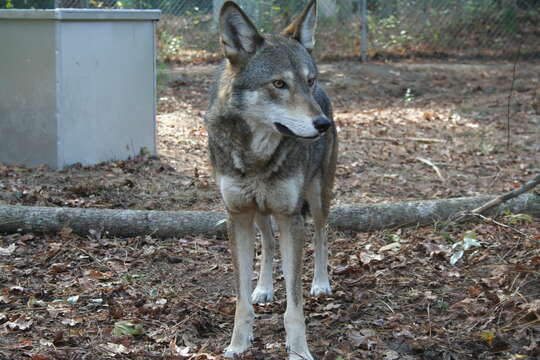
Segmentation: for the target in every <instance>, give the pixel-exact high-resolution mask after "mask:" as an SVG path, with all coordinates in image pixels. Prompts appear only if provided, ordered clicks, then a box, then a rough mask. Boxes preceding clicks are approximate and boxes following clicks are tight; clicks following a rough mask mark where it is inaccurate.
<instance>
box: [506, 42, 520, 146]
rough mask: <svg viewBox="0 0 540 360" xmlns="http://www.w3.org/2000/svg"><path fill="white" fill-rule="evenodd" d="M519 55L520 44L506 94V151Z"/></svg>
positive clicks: (508, 142) (508, 143)
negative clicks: (510, 83)
mask: <svg viewBox="0 0 540 360" xmlns="http://www.w3.org/2000/svg"><path fill="white" fill-rule="evenodd" d="M520 55H521V43H520V45H519V49H518V53H517V56H516V61H514V69H513V71H512V86H511V87H510V93H509V94H508V105H507V109H506V149H509V148H510V103H511V102H512V95H513V93H514V83H515V82H516V68H517V63H518V61H519V56H520Z"/></svg>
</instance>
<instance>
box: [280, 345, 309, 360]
mask: <svg viewBox="0 0 540 360" xmlns="http://www.w3.org/2000/svg"><path fill="white" fill-rule="evenodd" d="M287 353H288V354H289V359H288V360H315V359H314V358H313V356H311V353H310V352H309V350H308V349H305V350H304V351H300V350H299V351H298V352H296V351H294V350H291V349H290V348H289V347H287Z"/></svg>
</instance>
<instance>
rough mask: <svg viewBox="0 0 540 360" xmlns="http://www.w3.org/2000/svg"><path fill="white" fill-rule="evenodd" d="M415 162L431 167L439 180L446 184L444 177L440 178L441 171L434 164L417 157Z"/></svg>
mask: <svg viewBox="0 0 540 360" xmlns="http://www.w3.org/2000/svg"><path fill="white" fill-rule="evenodd" d="M416 160H418V161H420V162H422V163H424V164H426V165H429V166H431V167H432V168H433V170H435V172H436V173H437V175H438V176H439V179H441V181H442V182H446V179H445V178H444V176H442V174H441V171H440V170H439V168H438V167H437V166H436V165H435V164H434V163H432V162H431V161H429V160H428V159H424V158H421V157H417V158H416Z"/></svg>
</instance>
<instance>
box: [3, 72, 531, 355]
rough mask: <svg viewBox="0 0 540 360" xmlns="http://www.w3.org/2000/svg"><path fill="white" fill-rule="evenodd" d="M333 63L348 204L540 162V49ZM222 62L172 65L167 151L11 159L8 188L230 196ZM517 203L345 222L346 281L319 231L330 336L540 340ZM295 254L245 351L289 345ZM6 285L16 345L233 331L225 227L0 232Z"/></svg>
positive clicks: (58, 195) (33, 194)
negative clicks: (495, 211)
mask: <svg viewBox="0 0 540 360" xmlns="http://www.w3.org/2000/svg"><path fill="white" fill-rule="evenodd" d="M319 70H320V73H321V74H320V78H319V81H320V83H321V84H322V86H323V87H324V88H326V89H327V92H328V93H329V95H330V96H331V98H332V101H333V104H334V111H335V120H336V123H337V125H338V127H339V138H340V157H339V165H338V170H337V181H336V189H335V201H334V204H351V203H379V202H393V201H402V200H412V199H415V200H416V199H437V198H448V197H459V196H477V195H485V194H499V193H503V192H506V191H509V190H511V189H513V188H515V187H517V186H519V185H521V184H523V183H524V182H525V181H527V180H529V179H530V178H532V177H533V176H534V175H535V174H537V173H539V172H540V161H539V160H540V63H538V62H520V63H518V65H517V68H516V77H515V79H514V81H513V76H512V74H513V64H512V63H502V62H490V63H487V62H482V63H479V62H469V63H458V62H455V63H452V62H444V63H443V62H406V61H403V62H395V63H372V64H367V65H362V64H359V63H354V62H332V63H324V64H322V65H320V69H319ZM212 71H213V66H212V65H196V66H185V67H177V68H170V69H168V70H167V71H166V72H165V75H164V77H163V78H164V79H165V80H164V84H161V85H160V91H161V95H160V99H159V101H158V111H159V116H158V127H157V129H158V154H159V155H158V156H157V157H153V156H149V155H148V154H146V153H142V154H141V155H140V156H139V157H137V158H135V159H132V160H129V161H116V162H109V163H104V164H100V165H97V166H81V165H73V166H71V167H68V168H66V169H64V170H62V171H51V170H50V169H47V168H46V167H38V168H37V169H27V168H24V167H19V166H7V165H2V164H0V204H2V205H6V204H10V205H15V204H18V205H40V206H71V207H93V208H132V209H152V210H177V209H183V210H223V206H222V204H221V201H220V198H219V195H218V193H217V190H216V186H215V184H214V183H213V180H212V178H211V174H210V173H211V171H210V168H209V164H208V161H207V153H206V131H205V128H204V126H203V122H202V119H203V116H204V113H205V109H206V106H207V94H208V89H209V86H210V83H211V74H212ZM511 88H513V92H512V95H511V97H510V96H509V95H510V90H511ZM509 100H510V101H509ZM508 125H509V126H508ZM0 221H1V219H0ZM498 221H500V222H502V223H504V224H507V225H509V226H510V227H503V226H500V225H498V224H496V223H492V222H482V221H478V222H474V223H468V224H462V225H455V224H454V225H447V226H443V225H442V224H434V225H433V226H429V227H417V228H406V229H405V228H404V229H392V230H387V231H381V232H373V233H362V234H355V233H340V232H335V231H333V230H330V234H329V235H330V248H331V261H330V263H331V274H332V286H333V289H334V294H333V295H332V296H329V297H321V298H311V297H309V295H308V293H307V291H308V290H309V284H310V281H311V275H312V260H311V255H312V250H311V247H310V246H306V258H307V260H306V261H305V263H306V266H305V275H304V279H305V287H304V288H305V290H306V294H305V295H306V296H305V301H306V304H305V312H306V318H307V323H308V326H307V329H308V341H309V343H310V348H311V350H312V353H313V354H314V356H315V357H316V358H317V359H329V360H337V359H386V360H393V359H538V358H540V350H539V349H540V300H539V299H540V281H539V278H540V277H539V275H540V246H539V242H538V241H539V240H540V224H539V223H538V221H537V219H531V218H529V217H526V216H521V215H519V214H507V216H505V217H503V218H500V219H498ZM467 239H468V240H467ZM466 243H467V244H473V245H472V246H471V247H470V248H469V249H467V250H465V251H464V255H463V256H462V257H461V258H460V259H459V260H458V261H457V263H456V264H455V265H450V260H451V258H452V257H454V258H455V257H456V253H457V252H458V251H459V249H462V248H463V245H464V244H466ZM277 263H278V265H277V266H276V276H275V277H276V280H275V286H276V300H275V301H273V302H271V303H270V304H267V305H256V313H257V321H256V326H255V339H254V344H253V347H252V350H250V351H249V352H248V353H247V354H246V355H245V356H244V357H243V358H245V359H283V358H285V356H286V354H285V349H284V347H285V346H284V329H283V324H282V314H283V312H284V309H285V302H284V293H283V278H282V276H281V272H280V271H279V259H278V260H277ZM0 289H1V293H0V359H34V360H47V359H88V360H90V359H221V358H222V357H221V353H222V351H223V349H224V347H225V346H226V345H227V342H228V340H229V336H230V334H231V331H232V324H233V313H234V291H233V286H232V266H231V261H230V257H229V253H228V250H227V243H226V241H224V240H223V239H213V238H201V237H192V238H171V239H156V238H153V237H151V236H146V237H135V238H109V237H107V236H106V235H105V234H102V233H101V232H100V230H99V229H98V228H96V230H95V231H92V232H91V233H89V234H88V235H87V236H79V235H75V234H73V233H72V232H71V230H70V229H69V228H65V229H64V230H62V231H61V232H60V233H58V234H47V235H43V234H4V235H1V234H0Z"/></svg>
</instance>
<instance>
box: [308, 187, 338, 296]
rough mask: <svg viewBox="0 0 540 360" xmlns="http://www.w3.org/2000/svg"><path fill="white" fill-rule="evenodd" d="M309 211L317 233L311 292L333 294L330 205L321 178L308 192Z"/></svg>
mask: <svg viewBox="0 0 540 360" xmlns="http://www.w3.org/2000/svg"><path fill="white" fill-rule="evenodd" d="M306 197H307V201H308V203H309V211H310V212H311V215H312V216H313V223H314V225H315V234H314V236H313V247H314V251H315V269H314V270H313V282H312V283H311V291H310V294H311V295H312V296H318V295H331V294H332V288H331V287H330V279H329V277H328V241H327V236H326V220H327V217H328V208H327V207H328V206H326V208H325V206H324V204H323V201H322V196H321V184H320V180H319V179H317V178H315V179H314V180H313V183H312V184H311V185H310V187H309V189H308V192H307V196H306Z"/></svg>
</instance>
